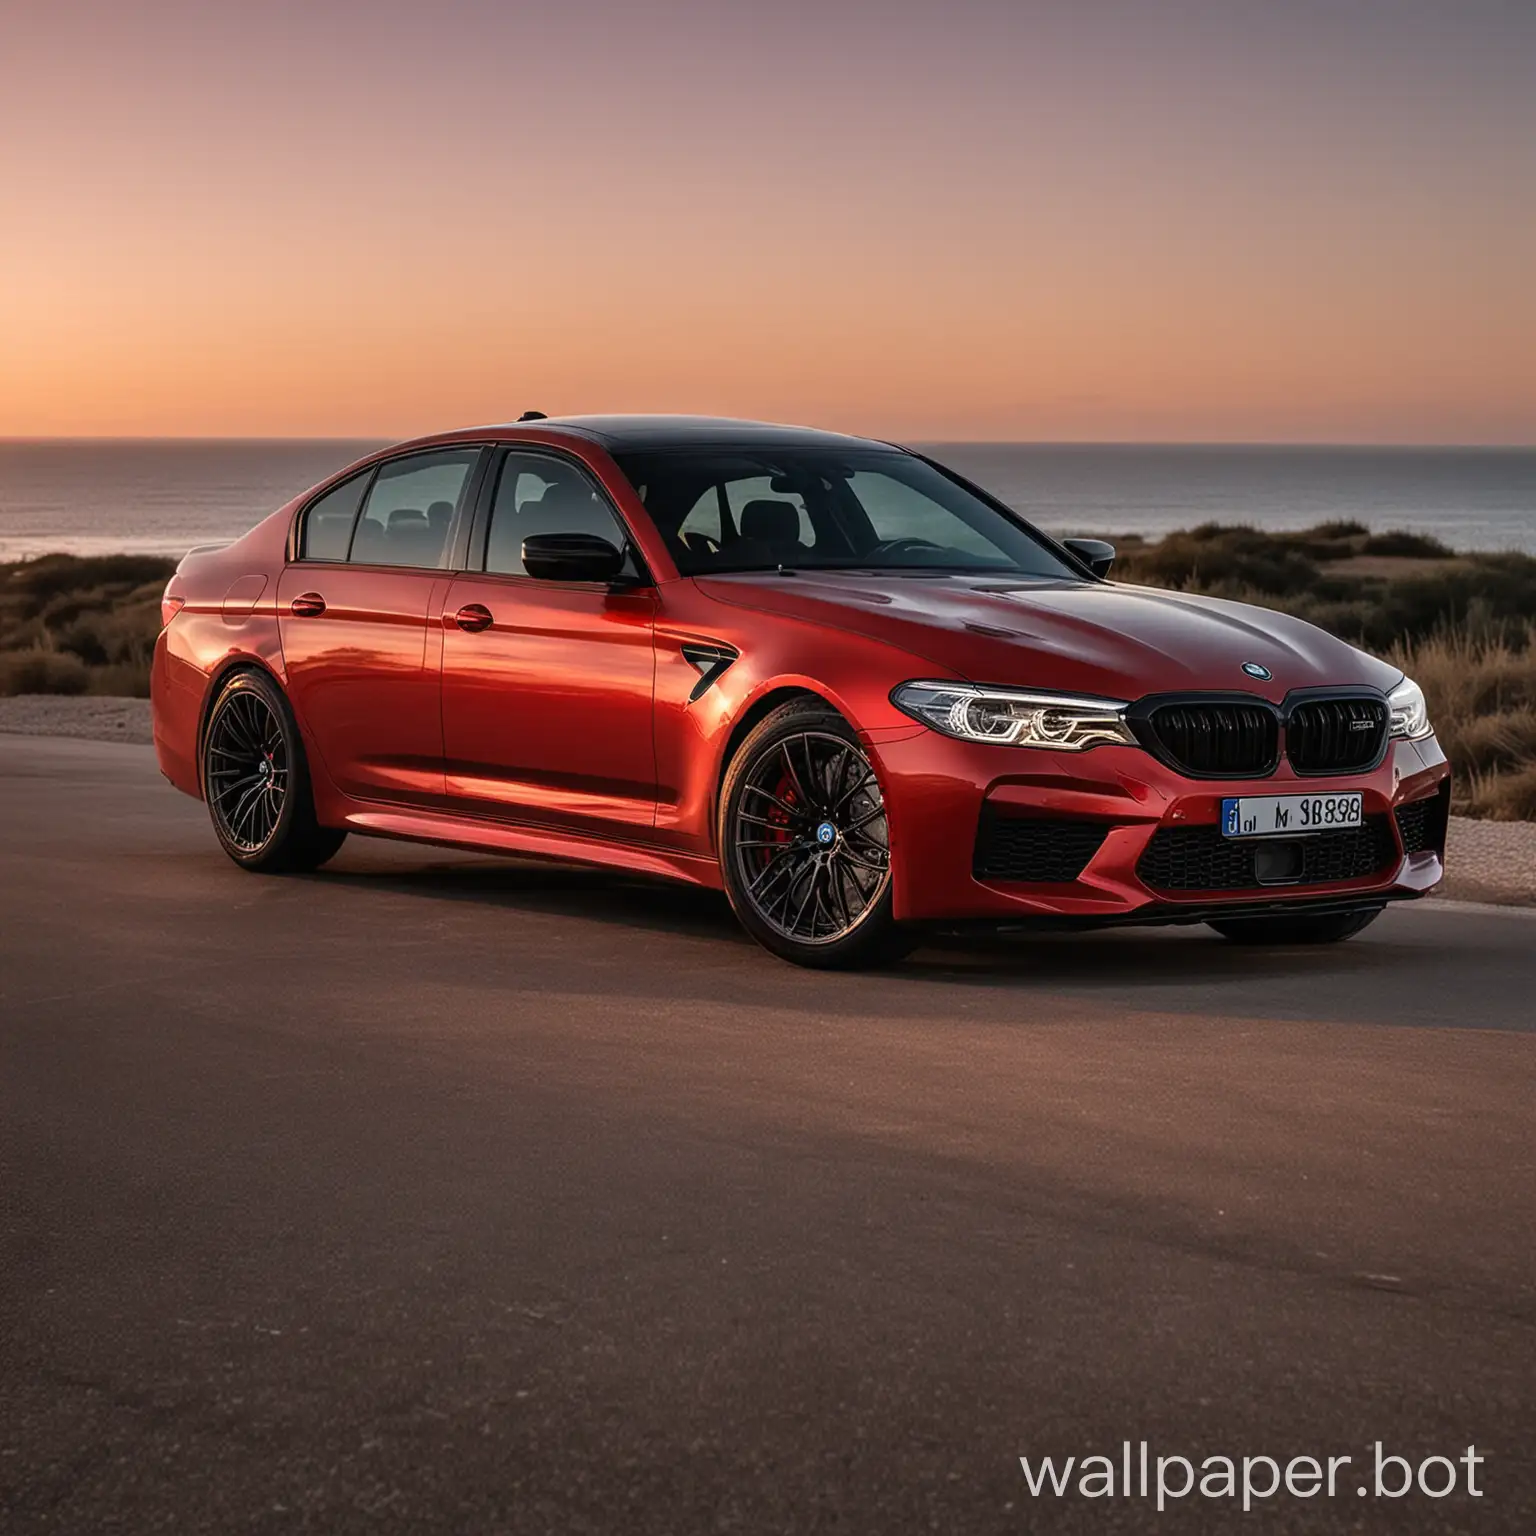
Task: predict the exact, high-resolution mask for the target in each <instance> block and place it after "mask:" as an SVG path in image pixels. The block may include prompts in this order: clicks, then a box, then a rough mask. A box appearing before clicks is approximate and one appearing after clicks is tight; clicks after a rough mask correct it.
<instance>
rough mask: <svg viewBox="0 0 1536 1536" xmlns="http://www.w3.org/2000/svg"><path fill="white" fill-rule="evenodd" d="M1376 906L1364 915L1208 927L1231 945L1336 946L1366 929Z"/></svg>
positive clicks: (1377, 912) (1238, 920)
mask: <svg viewBox="0 0 1536 1536" xmlns="http://www.w3.org/2000/svg"><path fill="white" fill-rule="evenodd" d="M1380 916H1381V908H1380V907H1368V908H1367V909H1366V910H1365V911H1364V912H1328V913H1320V914H1318V915H1317V916H1315V917H1304V916H1300V917H1234V918H1230V919H1228V920H1227V921H1225V922H1220V923H1212V924H1211V925H1210V926H1211V927H1212V928H1214V929H1215V930H1216V932H1217V933H1219V934H1220V935H1221V936H1222V938H1224V939H1230V940H1231V941H1232V942H1233V943H1234V944H1337V943H1339V942H1340V941H1341V940H1343V939H1351V938H1353V937H1354V936H1355V935H1356V934H1357V933H1359V932H1360V930H1361V929H1362V928H1369V927H1370V925H1371V924H1372V923H1374V922H1375V921H1376V919H1377V918H1378V917H1380Z"/></svg>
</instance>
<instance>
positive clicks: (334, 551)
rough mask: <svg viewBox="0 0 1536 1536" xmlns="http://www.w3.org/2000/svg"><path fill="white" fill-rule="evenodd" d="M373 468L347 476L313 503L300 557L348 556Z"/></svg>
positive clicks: (307, 515) (301, 534)
mask: <svg viewBox="0 0 1536 1536" xmlns="http://www.w3.org/2000/svg"><path fill="white" fill-rule="evenodd" d="M370 473H371V471H369V470H364V471H363V472H362V473H361V474H359V475H353V476H352V478H351V479H350V480H343V481H342V482H341V484H340V485H338V486H335V487H333V488H332V489H331V490H329V491H327V492H326V493H325V495H324V496H322V497H321V498H320V499H319V500H318V501H313V502H311V503H310V505H309V510H308V511H307V512H306V513H305V514H304V521H303V523H302V525H301V526H300V529H299V559H301V560H345V559H346V558H347V550H348V549H349V548H350V547H351V544H352V526H353V524H354V523H356V521H357V509H358V508H359V507H360V506H361V505H362V502H363V492H364V491H365V490H366V489H367V488H368V477H369V474H370Z"/></svg>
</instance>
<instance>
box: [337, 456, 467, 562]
mask: <svg viewBox="0 0 1536 1536" xmlns="http://www.w3.org/2000/svg"><path fill="white" fill-rule="evenodd" d="M479 456H480V450H479V449H478V448H469V449H450V450H445V451H438V452H435V453H413V454H411V455H409V456H408V457H406V458H403V459H394V460H391V461H390V462H389V463H388V464H383V465H380V466H379V472H378V475H377V476H376V477H375V479H374V482H373V487H372V489H371V490H370V491H369V492H368V501H367V504H366V505H365V506H364V507H363V515H362V516H361V517H360V518H359V519H358V523H357V533H356V534H355V535H354V537H353V539H352V553H351V557H350V558H351V560H352V563H353V564H354V565H413V566H420V567H426V568H428V569H430V568H432V567H435V566H439V565H441V564H442V563H443V559H444V556H445V555H446V554H447V552H448V536H449V533H450V532H451V531H452V528H453V515H454V513H455V512H456V511H457V510H458V505H459V502H460V500H461V499H462V498H463V495H464V488H465V487H466V486H467V485H468V484H469V477H470V474H471V472H472V471H473V469H474V467H475V461H476V460H477V459H478V458H479Z"/></svg>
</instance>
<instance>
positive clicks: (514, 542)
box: [485, 453, 629, 576]
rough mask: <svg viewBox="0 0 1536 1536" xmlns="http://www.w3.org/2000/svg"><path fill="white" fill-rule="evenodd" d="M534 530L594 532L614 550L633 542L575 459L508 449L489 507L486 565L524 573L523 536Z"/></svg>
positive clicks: (508, 572) (506, 572) (512, 573)
mask: <svg viewBox="0 0 1536 1536" xmlns="http://www.w3.org/2000/svg"><path fill="white" fill-rule="evenodd" d="M535 533H590V534H595V535H596V536H597V537H598V538H600V539H607V541H608V542H609V543H610V544H612V545H613V546H614V547H615V548H616V549H623V548H625V547H626V545H627V544H628V542H629V538H628V535H627V534H626V533H625V531H624V526H623V524H622V523H620V521H619V519H618V517H617V515H616V514H615V513H614V511H613V508H612V507H611V506H610V505H609V503H608V500H607V498H606V497H605V496H604V495H603V493H602V492H601V491H599V490H598V489H597V487H596V486H595V485H594V484H593V483H592V482H591V481H590V480H589V479H587V477H586V476H585V475H584V474H582V472H581V471H580V470H579V469H577V468H576V466H575V465H574V464H567V463H566V462H565V461H564V460H563V459H555V458H550V457H549V456H548V455H545V454H538V453H509V454H507V456H506V457H505V458H504V459H503V460H502V465H501V476H500V478H499V479H498V481H497V482H496V499H495V502H494V503H493V505H492V507H491V527H490V532H489V534H488V535H487V538H486V545H485V568H486V570H487V571H493V572H496V573H498V574H500V575H504V576H526V575H527V574H528V573H527V570H526V568H525V567H524V565H523V540H524V539H526V538H527V537H528V536H529V535H530V534H535Z"/></svg>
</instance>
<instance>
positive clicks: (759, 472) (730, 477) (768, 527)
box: [618, 446, 1082, 580]
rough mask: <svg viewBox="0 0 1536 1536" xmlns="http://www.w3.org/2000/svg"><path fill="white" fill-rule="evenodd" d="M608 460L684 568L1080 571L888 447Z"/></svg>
mask: <svg viewBox="0 0 1536 1536" xmlns="http://www.w3.org/2000/svg"><path fill="white" fill-rule="evenodd" d="M618 463H619V467H620V468H621V469H622V470H623V471H624V473H625V474H626V475H627V476H628V477H629V479H630V481H631V482H632V484H633V485H634V487H635V491H636V493H637V494H638V495H639V497H640V499H641V500H642V501H643V502H644V503H645V510H646V511H647V512H648V513H649V514H650V516H651V518H652V519H653V521H654V522H655V523H656V526H657V528H658V529H660V531H661V533H662V535H663V537H665V538H666V539H667V541H668V544H669V545H670V546H671V549H672V554H673V558H674V559H676V561H677V566H678V569H679V570H680V571H682V572H683V573H684V574H685V575H691V576H703V575H708V574H710V573H711V572H727V571H754V570H774V569H776V568H780V567H783V568H787V569H791V570H813V569H817V568H821V569H826V568H829V567H836V568H839V569H845V570H891V569H899V570H934V571H982V572H990V571H997V572H1005V573H1008V574H1018V575H1029V576H1044V577H1053V578H1062V577H1065V578H1069V579H1072V580H1081V579H1082V576H1081V573H1079V572H1078V571H1076V570H1074V569H1073V568H1072V567H1071V566H1069V565H1067V564H1066V562H1065V561H1063V560H1061V559H1059V558H1058V557H1057V556H1056V555H1055V554H1054V553H1053V552H1052V551H1051V549H1050V546H1049V545H1048V544H1047V542H1046V541H1045V539H1044V538H1043V536H1040V535H1037V534H1035V533H1034V532H1033V530H1031V529H1030V528H1029V526H1028V524H1026V523H1023V522H1022V521H1021V520H1015V519H1014V518H1011V517H1008V516H1006V515H1005V514H1004V513H1002V512H1000V511H998V510H997V509H996V508H995V507H993V506H990V505H989V504H988V503H987V502H985V501H983V500H982V499H981V498H980V497H979V496H977V495H976V494H975V493H974V492H972V491H969V490H967V489H966V488H965V487H964V486H963V485H958V484H956V483H955V481H953V480H951V479H950V478H949V476H948V475H946V474H944V473H943V472H942V471H941V470H938V469H935V468H934V467H933V465H931V464H927V463H925V462H924V461H923V460H922V459H919V458H916V457H914V456H913V455H912V454H908V453H901V452H899V451H897V450H895V449H887V448H864V447H860V446H853V447H850V448H847V449H842V448H830V447H828V448H823V447H819V446H818V447H808V448H794V447H791V448H784V449H778V448H764V449H755V448H752V449H741V450H734V449H727V450H717V449H707V448H696V449H690V448H675V449H670V450H663V449H656V450H651V451H647V452H637V453H628V454H620V455H619V456H618ZM722 499H723V502H724V508H723V510H722V507H721V502H722Z"/></svg>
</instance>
